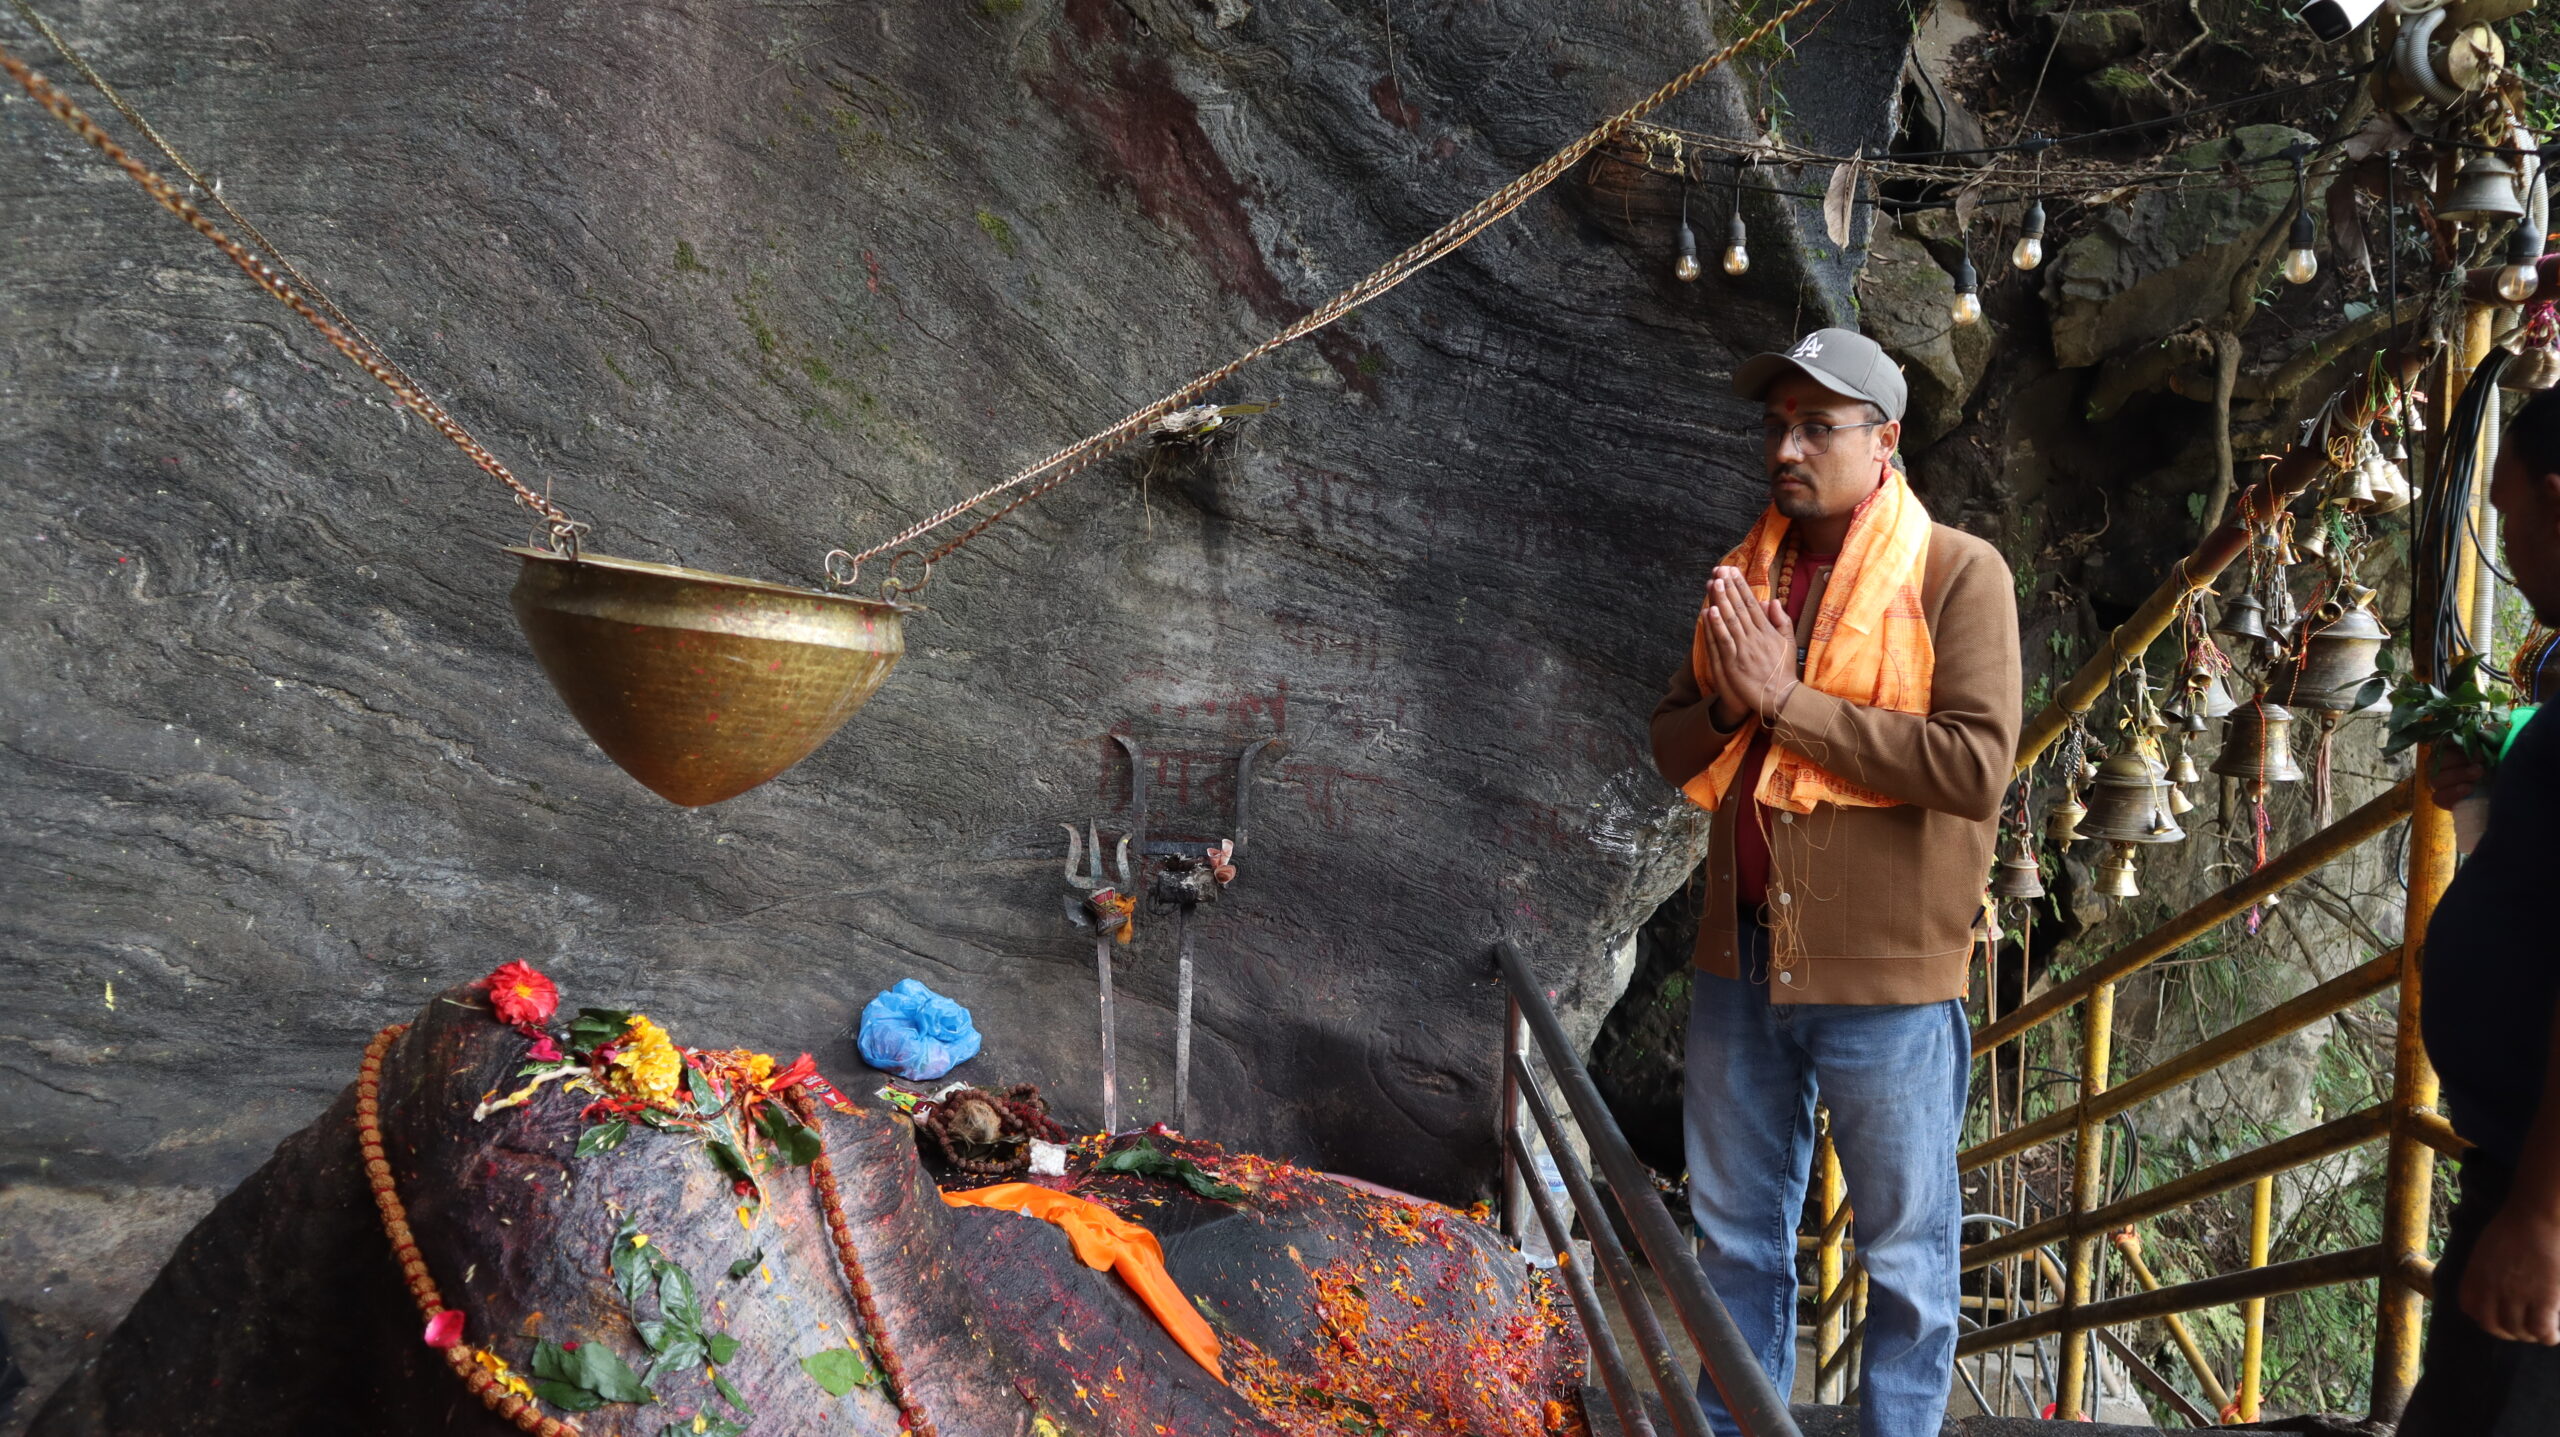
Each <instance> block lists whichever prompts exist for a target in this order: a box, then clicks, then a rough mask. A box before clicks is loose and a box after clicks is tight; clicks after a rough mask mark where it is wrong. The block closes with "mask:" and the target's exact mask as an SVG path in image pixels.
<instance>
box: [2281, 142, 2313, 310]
mask: <svg viewBox="0 0 2560 1437" xmlns="http://www.w3.org/2000/svg"><path fill="white" fill-rule="evenodd" d="M2285 153H2286V154H2288V155H2289V156H2291V157H2292V159H2293V241H2292V244H2291V247H2289V248H2288V249H2286V250H2285V252H2284V281H2285V283H2287V284H2309V283H2311V281H2312V279H2313V277H2314V276H2316V275H2318V274H2319V273H2320V256H2319V255H2317V254H2315V253H2313V252H2312V249H2311V241H2312V239H2313V236H2314V231H2313V229H2312V226H2311V187H2310V185H2309V183H2308V182H2307V181H2305V179H2304V178H2303V174H2302V162H2303V160H2304V159H2305V158H2306V157H2308V156H2309V154H2310V153H2311V152H2310V149H2309V147H2307V146H2304V145H2295V146H2293V147H2292V148H2291V149H2289V150H2287V151H2286V152H2285Z"/></svg>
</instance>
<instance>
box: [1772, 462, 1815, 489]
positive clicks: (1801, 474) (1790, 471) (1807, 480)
mask: <svg viewBox="0 0 2560 1437" xmlns="http://www.w3.org/2000/svg"><path fill="white" fill-rule="evenodd" d="M1781 479H1793V480H1794V481H1796V482H1797V483H1799V484H1805V485H1810V484H1812V483H1813V474H1812V473H1811V471H1809V470H1806V469H1803V468H1800V467H1798V466H1796V465H1793V464H1781V465H1779V466H1778V467H1777V468H1775V469H1772V470H1770V471H1769V482H1770V483H1772V484H1775V483H1777V482H1778V481H1779V480H1781Z"/></svg>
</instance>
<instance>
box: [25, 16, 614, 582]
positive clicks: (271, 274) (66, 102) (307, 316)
mask: <svg viewBox="0 0 2560 1437" xmlns="http://www.w3.org/2000/svg"><path fill="white" fill-rule="evenodd" d="M0 70H5V71H6V72H8V75H9V77H10V78H11V79H13V80H16V81H17V82H18V84H19V87H20V88H22V89H24V90H25V91H26V92H27V94H28V95H29V96H30V97H31V98H33V99H34V100H35V102H36V103H37V104H39V105H41V106H43V107H44V108H45V110H46V111H47V112H48V113H50V114H51V115H52V116H53V117H54V118H55V119H57V120H60V121H61V122H62V123H63V125H64V126H65V127H67V128H68V129H69V130H70V131H71V132H72V133H73V134H75V135H78V136H79V137H80V138H81V139H83V140H86V141H87V142H88V143H89V146H90V148H92V149H95V150H96V151H97V152H98V153H99V154H102V155H104V156H106V157H107V159H108V160H110V161H112V162H113V163H114V164H115V165H116V167H117V168H119V169H121V170H123V171H124V172H125V173H126V174H128V175H130V176H132V177H133V182H134V183H135V184H138V185H140V186H142V190H143V193H145V194H147V195H149V196H151V198H152V199H154V200H156V201H158V202H159V204H160V207H161V208H163V209H165V210H167V211H168V212H169V213H171V214H173V215H176V216H177V217H178V218H179V219H181V220H184V221H186V223H187V224H188V226H189V227H190V228H192V229H194V230H195V231H196V233H198V234H201V235H203V236H204V237H205V238H206V239H208V240H211V241H212V242H213V245H214V247H215V248H216V249H219V250H221V251H222V252H223V253H224V254H225V255H227V256H229V257H230V259H231V262H232V263H233V264H236V265H238V266H240V269H241V272H242V273H244V274H246V275H248V276H249V278H251V279H253V280H255V281H257V283H258V287H259V288H260V289H263V290H265V291H266V292H267V293H268V294H270V295H273V296H275V298H276V300H277V302H278V303H281V304H282V305H284V307H285V308H287V309H290V310H292V311H293V312H294V313H296V314H298V315H301V316H302V317H303V319H304V320H306V321H308V322H309V323H310V325H311V327H312V328H313V329H316V330H318V331H319V332H320V337H321V338H323V339H326V340H327V341H329V343H330V344H331V345H332V346H334V347H335V348H336V349H337V351H338V352H339V353H340V354H343V355H345V356H346V357H347V358H348V360H349V361H351V362H352V363H354V365H355V366H356V367H357V368H358V369H361V370H363V371H364V372H365V373H366V374H368V375H371V376H372V377H373V378H374V380H375V381H376V382H378V383H380V384H381V385H382V386H383V387H384V388H385V389H388V390H390V391H391V392H392V394H393V395H394V396H395V397H397V398H398V399H399V400H400V402H401V403H402V404H405V405H407V406H408V407H409V409H410V410H411V411H412V412H414V413H415V414H417V416H418V417H419V418H421V419H424V420H425V421H427V423H428V424H429V425H431V426H433V427H434V428H435V430H436V432H437V433H439V434H442V435H443V436H444V437H445V438H447V439H449V440H451V441H452V442H453V445H454V447H455V448H457V449H460V450H461V451H462V452H463V454H464V455H465V456H467V457H468V458H469V459H470V460H471V462H472V463H474V464H477V465H479V466H480V467H481V468H482V469H483V470H485V471H487V472H488V473H489V474H490V475H491V476H492V477H493V478H495V479H497V480H498V481H499V482H501V483H503V484H505V485H506V486H507V488H509V489H510V490H512V491H514V493H515V496H516V502H517V503H519V504H521V505H523V506H524V507H526V508H528V509H531V510H532V511H534V512H535V513H536V514H539V515H541V516H542V519H543V523H544V525H545V527H546V528H547V529H548V530H549V532H550V536H551V542H552V544H553V546H554V547H567V548H569V549H572V550H574V549H575V548H576V546H577V541H578V535H579V534H580V533H581V532H583V531H584V530H585V529H586V527H587V526H586V525H584V524H582V523H580V522H578V521H577V520H575V519H572V518H570V517H569V515H568V513H567V512H566V511H564V510H563V509H561V507H560V506H559V505H557V504H555V503H553V502H552V501H551V500H550V499H549V498H547V497H545V496H544V495H541V494H538V493H536V492H534V491H533V489H531V488H530V487H528V486H527V485H526V484H525V482H524V481H523V480H521V479H518V478H517V477H516V476H515V474H514V473H513V472H512V471H510V470H509V469H508V468H507V466H506V465H504V464H502V463H500V462H498V458H497V456H496V455H494V454H491V453H490V452H489V451H488V450H487V449H486V448H484V447H483V446H482V445H481V443H480V441H479V440H477V439H474V438H472V437H471V434H470V431H468V430H466V429H464V428H463V427H462V426H461V425H460V424H459V423H457V422H455V420H454V418H453V416H452V415H450V414H447V413H446V412H445V410H444V406H442V405H440V404H438V403H436V402H435V401H434V400H433V399H430V398H428V397H427V394H426V391H425V390H423V389H421V388H419V387H418V385H417V384H416V383H414V382H413V381H411V380H410V379H409V378H408V377H407V376H406V375H404V374H402V373H400V371H399V370H398V369H396V368H395V367H394V366H393V365H392V364H391V363H390V362H389V361H388V360H386V359H384V358H383V357H381V354H380V352H379V351H378V350H376V349H375V348H374V346H373V345H372V343H371V342H370V341H368V340H363V339H359V338H357V337H356V336H353V335H350V334H349V333H348V332H347V331H346V330H344V329H341V328H340V327H339V326H338V325H336V324H334V323H332V322H331V321H330V320H329V319H328V318H327V317H325V316H323V315H322V314H321V313H320V311H319V310H317V309H314V308H313V307H312V305H311V301H309V300H307V299H305V298H303V297H302V294H301V292H300V291H298V290H296V289H295V288H294V287H293V286H292V285H290V284H288V283H286V282H285V280H284V279H283V278H282V277H281V276H279V275H278V274H277V273H276V272H275V270H274V269H273V268H271V267H270V266H269V265H268V264H267V262H266V261H265V260H262V259H260V258H258V257H257V256H256V255H254V254H251V253H250V252H249V250H248V249H247V247H246V246H244V245H242V244H241V243H240V242H239V241H238V240H235V239H233V238H231V237H230V236H229V235H227V234H224V233H223V232H222V230H221V229H220V227H218V226H216V225H215V224H214V223H213V221H211V220H209V219H206V218H205V217H204V213H203V211H201V210H198V209H197V208H196V207H195V205H194V204H193V203H191V202H190V201H189V200H188V199H187V197H186V196H185V195H183V194H181V193H179V192H178V188H177V186H175V185H173V184H171V183H170V182H169V181H168V180H167V179H165V178H163V177H162V176H161V175H160V174H159V173H158V172H156V171H154V170H153V169H152V168H151V167H150V166H149V165H146V164H144V163H142V162H141V161H140V160H137V159H135V158H134V157H133V156H131V155H128V154H126V153H125V151H124V147H123V146H121V145H118V144H117V143H116V142H115V140H114V139H113V138H112V137H110V136H109V135H108V134H107V132H106V131H104V130H102V129H100V128H98V124H97V122H96V121H95V120H92V119H90V118H89V116H88V115H87V113H85V112H84V111H82V110H81V108H80V107H79V106H78V105H75V104H73V103H72V102H71V100H70V98H69V97H68V96H66V95H64V94H63V93H62V92H61V91H60V90H57V89H55V88H54V86H53V82H52V81H50V80H47V79H46V78H45V77H44V76H42V75H40V74H37V73H36V72H35V71H34V70H32V69H30V68H28V67H27V65H26V64H25V62H23V61H21V60H20V59H19V58H18V57H17V56H15V55H13V54H11V53H9V50H8V49H7V47H5V46H0ZM199 183H201V182H199ZM226 208H227V207H226Z"/></svg>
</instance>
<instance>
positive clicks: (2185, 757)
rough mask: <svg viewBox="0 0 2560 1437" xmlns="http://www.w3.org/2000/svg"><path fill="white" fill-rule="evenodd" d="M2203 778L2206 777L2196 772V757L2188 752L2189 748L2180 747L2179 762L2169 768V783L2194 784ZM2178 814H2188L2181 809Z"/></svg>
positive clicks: (2182, 745) (2183, 745)
mask: <svg viewBox="0 0 2560 1437" xmlns="http://www.w3.org/2000/svg"><path fill="white" fill-rule="evenodd" d="M2202 777H2204V775H2203V774H2201V773H2198V772H2197V771H2196V756H2195V755H2194V754H2192V753H2190V752H2188V751H2187V746H2186V745H2185V744H2180V745H2178V761H2177V762H2176V763H2175V764H2173V765H2171V766H2170V768H2169V781H2170V782H2171V783H2193V782H2195V781H2196V780H2197V779H2200V778H2202ZM2178 812H2180V813H2184V812H2186V809H2183V808H2181V809H2179V810H2178Z"/></svg>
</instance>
